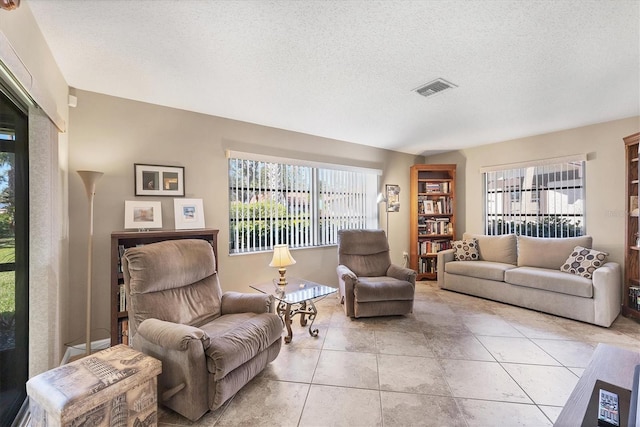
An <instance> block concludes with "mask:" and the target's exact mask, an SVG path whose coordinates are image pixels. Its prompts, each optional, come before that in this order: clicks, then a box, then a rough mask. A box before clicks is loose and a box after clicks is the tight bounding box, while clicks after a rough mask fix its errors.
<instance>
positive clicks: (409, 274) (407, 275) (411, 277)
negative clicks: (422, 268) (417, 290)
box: [387, 264, 416, 285]
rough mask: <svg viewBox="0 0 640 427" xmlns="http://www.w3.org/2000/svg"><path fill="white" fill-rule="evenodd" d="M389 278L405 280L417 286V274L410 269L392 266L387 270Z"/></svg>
mask: <svg viewBox="0 0 640 427" xmlns="http://www.w3.org/2000/svg"><path fill="white" fill-rule="evenodd" d="M387 276H389V277H393V278H394V279H398V280H405V281H407V282H409V283H411V284H413V285H415V284H416V272H415V271H414V270H412V269H410V268H405V267H400V266H398V265H395V264H391V265H390V266H389V268H388V269H387Z"/></svg>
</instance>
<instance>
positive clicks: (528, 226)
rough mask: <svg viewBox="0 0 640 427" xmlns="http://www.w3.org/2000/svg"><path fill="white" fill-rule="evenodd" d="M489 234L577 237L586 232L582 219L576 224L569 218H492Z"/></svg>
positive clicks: (488, 226) (488, 229)
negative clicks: (517, 219) (528, 219)
mask: <svg viewBox="0 0 640 427" xmlns="http://www.w3.org/2000/svg"><path fill="white" fill-rule="evenodd" d="M487 234H489V235H498V234H519V235H523V236H533V237H575V236H582V235H583V234H584V230H583V227H582V225H581V223H580V220H577V221H576V222H575V224H574V223H573V222H570V220H569V219H568V218H562V217H545V218H544V219H543V220H542V221H503V220H501V219H499V220H492V221H489V223H488V224H487Z"/></svg>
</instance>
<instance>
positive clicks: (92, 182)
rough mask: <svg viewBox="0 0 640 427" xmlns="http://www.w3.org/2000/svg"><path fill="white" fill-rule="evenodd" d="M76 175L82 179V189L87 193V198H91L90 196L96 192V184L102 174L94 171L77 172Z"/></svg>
mask: <svg viewBox="0 0 640 427" xmlns="http://www.w3.org/2000/svg"><path fill="white" fill-rule="evenodd" d="M78 175H80V178H82V182H83V183H84V188H85V190H86V191H87V197H89V198H91V195H92V194H93V193H95V192H96V182H98V180H99V179H100V178H101V177H102V175H104V174H103V173H102V172H96V171H78Z"/></svg>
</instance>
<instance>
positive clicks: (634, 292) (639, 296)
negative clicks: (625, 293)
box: [629, 286, 640, 311]
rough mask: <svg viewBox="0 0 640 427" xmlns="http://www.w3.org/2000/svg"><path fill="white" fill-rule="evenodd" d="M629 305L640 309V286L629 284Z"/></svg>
mask: <svg viewBox="0 0 640 427" xmlns="http://www.w3.org/2000/svg"><path fill="white" fill-rule="evenodd" d="M629 307H631V308H633V309H634V310H638V311H640V286H629Z"/></svg>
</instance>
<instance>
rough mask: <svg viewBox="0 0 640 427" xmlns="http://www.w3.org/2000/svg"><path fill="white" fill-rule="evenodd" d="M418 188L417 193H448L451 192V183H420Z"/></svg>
mask: <svg viewBox="0 0 640 427" xmlns="http://www.w3.org/2000/svg"><path fill="white" fill-rule="evenodd" d="M420 184H421V185H420V187H419V188H418V192H419V193H448V192H449V191H451V183H450V182H448V181H444V182H433V181H429V182H421V183H420Z"/></svg>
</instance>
